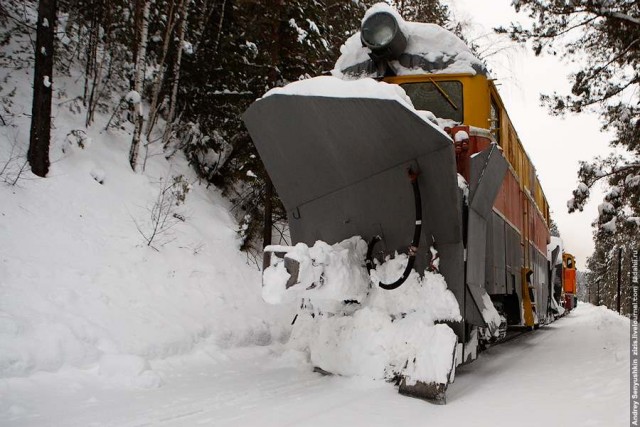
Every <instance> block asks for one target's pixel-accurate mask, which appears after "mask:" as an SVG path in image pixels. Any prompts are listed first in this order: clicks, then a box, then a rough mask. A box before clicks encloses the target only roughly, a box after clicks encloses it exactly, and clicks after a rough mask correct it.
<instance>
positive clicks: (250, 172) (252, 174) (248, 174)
mask: <svg viewBox="0 0 640 427" xmlns="http://www.w3.org/2000/svg"><path fill="white" fill-rule="evenodd" d="M247 176H248V177H250V178H257V177H258V176H257V175H256V174H255V173H253V171H251V170H248V171H247Z"/></svg>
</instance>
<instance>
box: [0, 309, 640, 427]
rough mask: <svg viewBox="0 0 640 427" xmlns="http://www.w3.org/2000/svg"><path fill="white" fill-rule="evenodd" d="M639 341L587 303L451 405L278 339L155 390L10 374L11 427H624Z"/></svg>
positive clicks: (167, 375) (183, 362) (84, 376)
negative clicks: (336, 366) (352, 372)
mask: <svg viewBox="0 0 640 427" xmlns="http://www.w3.org/2000/svg"><path fill="white" fill-rule="evenodd" d="M628 348H629V321H628V319H626V318H622V317H619V316H618V315H617V314H615V313H613V312H611V311H608V310H606V309H604V308H602V307H593V306H591V305H584V304H583V305H580V306H579V307H578V309H577V310H576V311H575V312H573V313H571V314H570V315H569V316H568V317H565V318H563V319H560V320H559V321H557V322H556V323H554V324H552V325H549V326H546V327H544V328H542V329H540V330H538V331H536V332H534V333H529V334H526V335H523V336H521V337H518V338H516V339H514V340H512V341H510V342H508V343H505V344H503V345H500V346H497V347H494V348H492V349H489V350H488V351H486V352H485V353H483V354H481V356H480V358H479V359H478V360H477V361H476V362H475V363H473V364H471V365H469V366H467V367H464V368H462V369H460V370H459V371H458V374H457V376H456V381H455V383H454V384H453V385H452V386H451V387H450V389H449V393H448V404H447V405H446V406H436V405H432V404H429V403H426V402H423V401H421V400H416V399H412V398H407V397H403V396H400V395H398V394H397V392H396V389H395V388H394V387H393V386H392V385H390V384H387V383H385V382H383V381H371V380H366V379H361V378H341V377H324V376H321V375H319V374H315V373H313V372H311V367H310V366H309V365H308V364H306V363H305V361H304V358H302V357H301V355H299V354H296V353H293V352H288V351H285V350H284V349H283V347H282V346H271V347H252V348H244V349H230V350H227V351H224V352H219V353H215V354H211V355H207V354H205V353H203V352H200V353H194V354H192V355H190V356H182V357H176V358H174V359H170V360H164V361H158V362H152V367H153V370H154V371H155V372H158V373H159V375H160V376H161V377H162V379H163V381H164V386H162V387H160V388H157V389H151V390H149V389H140V388H135V387H123V386H122V385H119V384H115V383H114V384H112V385H105V383H104V381H102V380H99V379H98V377H97V376H96V374H95V372H92V371H84V372H83V371H78V370H69V371H66V372H65V371H62V372H59V373H56V374H46V373H40V374H35V375H32V376H31V377H29V378H23V379H19V378H14V379H9V380H3V381H1V382H0V401H2V402H3V403H2V410H1V411H0V425H7V426H30V425H65V426H90V425H101V426H142V425H169V426H194V425H215V426H298V425H305V426H338V425H349V426H358V425H366V426H390V425H402V426H412V425H415V426H423V425H427V423H428V424H429V425H434V426H440V427H445V426H466V425H475V426H491V427H500V426H514V425H518V426H522V427H524V426H623V425H626V423H627V422H628V419H629V415H628V414H629V400H628V390H629V377H628V369H629V353H628Z"/></svg>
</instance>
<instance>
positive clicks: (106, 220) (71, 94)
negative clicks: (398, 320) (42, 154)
mask: <svg viewBox="0 0 640 427" xmlns="http://www.w3.org/2000/svg"><path fill="white" fill-rule="evenodd" d="M28 43H29V41H28V39H27V38H26V37H25V38H23V39H19V38H18V39H12V44H10V45H7V46H4V47H3V50H4V52H5V53H6V54H7V58H11V57H12V58H13V59H14V60H15V59H16V58H17V59H20V58H27V56H28V52H29V45H28ZM24 63H25V64H27V63H28V61H26V60H25V61H24ZM70 74H71V75H70V76H65V75H56V76H54V79H53V82H54V88H55V92H54V103H53V117H54V129H53V130H52V145H51V161H52V166H51V171H50V173H49V175H48V177H47V178H46V179H42V178H38V177H36V176H35V175H33V174H31V172H29V171H28V167H27V168H26V170H22V171H21V168H23V166H24V164H25V158H26V156H25V153H26V149H27V146H28V140H29V126H30V114H29V112H30V110H31V92H32V90H31V85H32V79H33V75H32V69H31V68H30V67H28V66H26V67H24V68H17V69H15V68H14V69H11V68H8V67H5V68H1V69H0V81H2V85H1V86H0V97H2V100H3V106H4V109H3V111H2V118H3V122H0V380H6V379H9V378H17V377H28V376H30V375H33V374H36V373H38V372H43V371H46V372H57V371H60V370H67V369H70V368H74V369H81V370H89V371H90V372H92V373H94V374H95V375H97V376H99V377H101V378H106V379H109V380H112V379H115V380H116V381H117V382H120V383H126V384H133V385H137V386H142V387H157V386H160V385H161V384H162V382H163V380H162V378H161V377H160V376H159V375H157V374H156V373H155V372H154V371H153V370H152V369H150V365H149V361H153V360H156V359H160V358H166V357H169V356H176V355H182V354H191V353H194V352H202V353H206V354H212V355H215V354H216V353H218V352H220V351H222V350H221V349H226V348H231V347H238V346H248V345H267V344H271V343H273V342H279V341H280V340H282V339H284V338H286V334H287V333H288V332H287V330H286V329H284V327H285V326H288V324H289V322H290V320H291V316H292V315H291V311H288V309H287V307H284V308H283V307H278V308H273V307H271V306H269V305H267V304H265V303H264V302H263V301H262V300H261V297H260V284H261V278H260V272H259V270H258V268H257V266H256V264H255V261H254V260H251V259H250V258H247V255H246V254H244V253H242V252H240V251H239V244H240V243H239V240H238V237H237V230H238V224H237V222H236V221H235V219H234V218H233V216H232V215H231V214H230V208H231V206H230V204H229V203H228V202H227V201H226V200H225V199H224V198H223V197H221V195H220V194H219V193H218V192H217V191H216V190H215V189H213V188H206V187H205V186H204V185H201V184H200V183H199V182H198V180H197V179H196V176H195V175H194V173H192V171H191V169H190V167H189V166H188V164H187V162H186V160H185V159H184V157H183V156H182V155H181V154H180V153H177V154H176V155H174V156H173V157H172V158H171V159H169V160H167V159H165V158H164V156H163V155H162V149H161V147H160V146H159V145H160V142H158V143H156V144H155V145H151V146H150V147H149V148H150V152H149V156H148V159H147V162H146V168H145V170H144V172H142V173H134V172H133V171H132V170H131V168H130V167H129V164H128V151H129V145H130V141H131V125H130V124H125V125H124V126H123V127H122V128H113V127H111V128H110V130H105V124H106V122H107V120H108V119H109V114H101V115H100V114H99V115H97V116H96V120H95V123H94V124H93V126H91V127H90V128H88V129H86V128H85V126H84V120H85V115H84V110H83V109H82V108H80V105H79V101H78V99H79V98H78V97H79V96H81V94H82V83H83V79H82V78H81V77H80V73H79V72H76V71H74V69H73V67H72V68H71V70H70ZM117 96H118V94H114V97H116V98H115V99H117ZM114 106H115V103H114ZM143 151H144V150H143ZM143 155H144V152H143ZM163 192H164V196H165V197H164V198H163V197H161V195H162V194H163ZM183 196H186V198H185V199H184V202H183V203H181V202H180V199H181V198H182V197H183ZM158 208H160V210H159V211H158ZM154 209H155V213H156V215H157V216H158V215H159V216H160V218H161V219H162V218H165V217H166V220H167V222H166V223H165V226H166V227H165V228H166V231H164V232H161V233H158V234H157V235H155V237H154V238H153V241H152V242H151V245H150V246H149V245H147V243H148V238H150V236H151V235H152V234H153V230H154V220H153V213H154ZM145 236H146V238H145ZM5 397H6V396H3V397H2V398H0V412H3V413H5V414H6V411H7V410H10V408H9V407H8V406H7V403H6V402H7V400H6V399H5Z"/></svg>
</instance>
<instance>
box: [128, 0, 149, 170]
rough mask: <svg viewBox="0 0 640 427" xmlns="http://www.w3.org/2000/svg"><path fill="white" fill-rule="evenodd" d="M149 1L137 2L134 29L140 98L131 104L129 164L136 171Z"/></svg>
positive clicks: (141, 113)
mask: <svg viewBox="0 0 640 427" xmlns="http://www.w3.org/2000/svg"><path fill="white" fill-rule="evenodd" d="M150 6H151V1H150V0H137V2H136V15H137V14H138V12H139V11H140V19H139V20H138V22H137V24H138V25H137V27H136V40H137V50H136V69H135V79H134V86H133V90H134V91H136V92H137V93H138V94H139V96H140V102H138V103H134V104H133V117H134V122H133V124H134V129H133V138H132V140H131V149H130V150H129V164H130V165H131V169H133V170H134V171H135V170H136V165H137V163H138V153H139V151H140V139H141V138H142V125H143V124H144V116H143V111H142V92H143V84H144V68H145V58H146V53H147V34H148V32H149V8H150Z"/></svg>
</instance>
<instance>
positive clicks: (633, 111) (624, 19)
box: [497, 0, 640, 231]
mask: <svg viewBox="0 0 640 427" xmlns="http://www.w3.org/2000/svg"><path fill="white" fill-rule="evenodd" d="M514 5H515V8H516V10H517V11H522V12H524V13H527V14H528V15H529V17H530V18H532V19H533V20H534V23H533V25H532V26H531V27H530V28H523V27H522V26H521V25H517V24H512V25H511V27H510V28H509V29H505V28H499V29H497V31H498V32H502V33H508V34H509V35H510V36H511V38H512V39H513V40H516V41H520V42H529V43H531V45H532V48H533V51H534V52H535V54H536V55H540V54H543V53H547V54H552V55H564V56H565V57H567V58H569V59H570V60H571V61H572V62H574V63H575V64H576V66H577V70H576V71H575V73H574V74H573V75H572V77H571V80H572V88H571V93H570V94H568V95H560V94H557V93H556V94H552V95H548V94H545V95H542V102H543V103H544V104H545V105H547V106H548V108H549V110H550V111H551V113H553V114H558V115H561V114H564V113H581V112H583V111H596V112H597V113H598V114H599V115H600V117H601V119H602V123H603V130H611V131H613V132H614V133H615V138H614V139H613V141H611V144H612V146H615V147H620V148H622V149H625V150H626V151H627V152H628V156H624V157H623V156H616V155H611V156H609V157H606V158H596V159H594V160H593V161H590V162H582V163H581V165H580V169H579V171H578V178H579V180H580V185H579V186H578V188H577V189H576V190H575V191H574V192H573V199H571V200H570V201H569V203H568V207H569V212H573V211H575V210H582V209H583V207H584V205H585V203H586V202H587V200H588V199H589V195H590V192H589V189H590V188H592V187H593V186H594V185H595V184H596V183H598V182H600V181H603V182H606V183H608V184H609V186H610V187H611V192H609V194H608V196H607V200H605V205H604V206H602V207H601V218H600V221H599V223H600V224H601V225H602V224H606V223H609V225H610V227H609V229H610V230H611V231H614V229H615V227H613V226H612V225H613V224H612V223H610V222H609V221H610V220H607V221H604V218H603V217H606V215H607V214H608V213H613V214H615V215H616V216H617V217H618V218H617V222H618V224H620V223H623V222H626V221H627V219H628V217H629V215H628V213H631V216H632V217H640V200H639V197H640V72H639V71H638V70H640V3H638V2H637V1H633V0H582V1H565V0H519V1H517V2H514ZM584 58H588V59H584ZM603 213H604V214H605V215H604V216H603V215H602V214H603ZM631 221H633V222H640V218H638V219H637V220H636V219H632V220H631Z"/></svg>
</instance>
